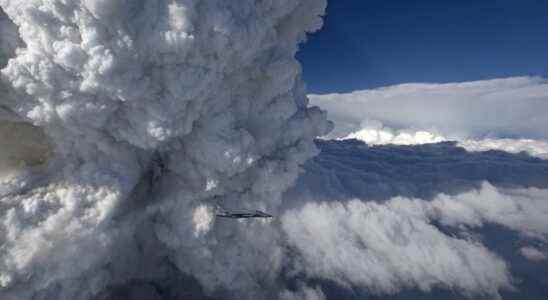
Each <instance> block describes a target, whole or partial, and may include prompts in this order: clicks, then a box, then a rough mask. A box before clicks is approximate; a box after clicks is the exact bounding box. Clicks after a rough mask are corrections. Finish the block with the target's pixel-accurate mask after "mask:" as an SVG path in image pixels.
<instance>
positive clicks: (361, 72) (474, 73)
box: [298, 0, 548, 93]
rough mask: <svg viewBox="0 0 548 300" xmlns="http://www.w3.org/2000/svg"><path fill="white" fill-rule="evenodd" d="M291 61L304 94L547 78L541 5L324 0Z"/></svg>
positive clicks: (546, 28) (547, 18)
mask: <svg viewBox="0 0 548 300" xmlns="http://www.w3.org/2000/svg"><path fill="white" fill-rule="evenodd" d="M298 58H299V60H300V61H301V62H302V64H303V68H304V78H305V81H306V82H307V86H308V91H309V92H311V93H329V92H348V91H352V90H359V89H366V88H374V87H379V86H386V85H392V84H398V83H406V82H440V83H441V82H461V81H471V80H482V79H491V78H501V77H511V76H523V75H532V76H544V77H548V1H547V0H331V1H329V5H328V9H327V16H326V19H325V24H324V28H323V29H322V30H321V31H320V32H318V33H314V34H312V35H311V36H309V39H308V42H307V43H306V44H304V45H303V46H302V47H301V51H300V52H299V54H298Z"/></svg>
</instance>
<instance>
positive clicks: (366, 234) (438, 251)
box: [282, 183, 548, 296]
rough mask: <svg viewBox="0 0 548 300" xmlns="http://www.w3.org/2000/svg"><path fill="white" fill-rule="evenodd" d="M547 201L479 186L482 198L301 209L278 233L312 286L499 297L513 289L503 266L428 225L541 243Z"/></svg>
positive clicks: (472, 244) (546, 228) (471, 243)
mask: <svg viewBox="0 0 548 300" xmlns="http://www.w3.org/2000/svg"><path fill="white" fill-rule="evenodd" d="M547 196H548V190H539V189H513V190H498V189H496V188H494V187H493V186H491V185H489V184H487V183H485V184H483V186H482V188H481V189H480V190H477V191H470V192H466V193H463V194H459V195H456V196H448V195H444V194H440V195H439V196H438V197H436V198H435V199H433V200H432V201H425V200H421V199H409V198H403V197H395V198H393V199H391V200H389V201H387V202H384V203H375V202H362V201H359V200H352V201H349V202H346V203H341V202H325V203H307V204H305V205H304V207H302V208H296V209H293V210H292V211H289V212H287V213H286V214H285V215H284V216H283V218H282V226H283V228H284V231H285V232H286V234H287V235H288V239H289V242H290V244H292V245H294V246H295V247H296V248H297V249H298V250H299V253H300V256H299V258H298V263H297V266H298V267H297V270H298V271H301V272H303V274H305V275H306V276H308V277H311V278H314V277H318V278H323V279H328V280H333V281H336V282H339V283H340V284H343V285H348V286H361V287H365V288H367V289H368V290H370V291H373V292H375V293H380V294H384V293H396V292H398V291H400V290H402V289H405V288H419V289H421V290H423V291H429V290H430V289H432V288H433V287H444V288H449V289H452V290H456V291H459V292H460V293H462V294H464V295H467V296H474V295H475V296H478V295H484V296H485V295H490V296H497V295H498V293H499V292H500V291H501V290H502V289H510V288H511V285H512V278H511V275H510V272H509V269H508V267H507V265H506V263H505V262H504V261H503V260H502V259H501V258H500V257H498V256H497V255H495V254H493V253H492V252H491V251H490V250H488V249H487V248H485V247H484V246H483V245H482V244H481V241H480V240H471V239H470V235H466V236H468V238H466V239H465V238H457V237H455V236H451V235H448V234H446V233H443V232H442V231H440V230H439V229H438V227H436V226H434V225H433V224H432V223H433V222H439V223H441V224H443V225H445V226H449V227H452V228H455V229H458V230H465V229H466V228H473V227H481V226H483V225H484V224H486V223H491V224H499V225H502V226H505V227H508V228H509V229H512V230H516V231H518V232H520V233H522V234H523V235H525V236H529V237H534V238H538V239H539V240H541V241H542V240H544V239H545V238H546V237H548V221H547V220H548V204H546V201H545V200H546V197H547ZM463 226H464V227H463ZM465 232H466V230H465ZM524 251H525V252H524ZM522 253H524V255H529V254H533V251H531V250H527V249H526V250H522ZM533 256H534V257H537V258H539V257H540V256H539V255H538V253H536V252H535V254H533V255H529V257H533Z"/></svg>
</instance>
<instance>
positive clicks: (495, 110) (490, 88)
mask: <svg viewBox="0 0 548 300" xmlns="http://www.w3.org/2000/svg"><path fill="white" fill-rule="evenodd" d="M310 99H311V102H312V103H313V104H315V105H319V106H320V107H323V108H325V109H327V110H328V111H329V117H330V119H332V120H333V121H335V123H336V124H337V126H336V129H335V130H334V131H333V132H332V134H331V135H330V136H331V137H343V136H346V135H348V134H350V133H352V132H356V131H358V130H360V129H361V128H362V127H367V125H368V123H371V122H380V123H381V124H384V125H385V126H387V127H388V128H392V129H395V130H402V129H409V130H414V131H417V130H424V131H428V132H432V133H436V134H439V135H442V136H445V137H447V138H449V139H456V140H462V139H483V138H522V139H548V131H546V130H541V128H548V119H547V118H546V114H545V112H546V110H547V109H548V83H547V82H546V80H544V79H541V78H534V77H515V78H507V79H493V80H485V81H476V82H465V83H448V84H402V85H396V86H391V87H386V88H380V89H375V90H365V91H356V92H353V93H348V94H328V95H311V96H310ZM362 124H363V125H364V126H362Z"/></svg>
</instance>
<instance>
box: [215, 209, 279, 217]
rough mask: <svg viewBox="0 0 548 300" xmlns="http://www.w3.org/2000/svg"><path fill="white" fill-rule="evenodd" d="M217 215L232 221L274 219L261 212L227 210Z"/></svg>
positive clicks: (222, 210)
mask: <svg viewBox="0 0 548 300" xmlns="http://www.w3.org/2000/svg"><path fill="white" fill-rule="evenodd" d="M215 215H216V216H217V217H220V218H230V219H250V218H273V217H274V216H272V215H270V214H267V213H265V212H262V211H260V210H237V211H227V210H225V209H220V211H219V212H217V213H216V214H215Z"/></svg>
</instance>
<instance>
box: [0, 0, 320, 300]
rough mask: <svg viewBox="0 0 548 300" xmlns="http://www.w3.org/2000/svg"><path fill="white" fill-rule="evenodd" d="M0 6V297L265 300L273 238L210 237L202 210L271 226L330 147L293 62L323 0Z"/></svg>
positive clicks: (227, 232) (235, 226) (218, 226)
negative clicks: (250, 215)
mask: <svg viewBox="0 0 548 300" xmlns="http://www.w3.org/2000/svg"><path fill="white" fill-rule="evenodd" d="M0 6H1V8H2V13H1V15H0V25H1V26H0V28H1V35H2V38H1V40H0V41H1V46H0V62H1V63H2V71H1V82H2V88H1V90H0V91H2V94H0V101H1V104H0V107H1V110H2V116H3V117H2V118H3V119H2V120H4V121H2V122H1V123H0V126H2V130H1V131H0V134H2V137H3V138H4V141H6V139H5V138H6V137H7V136H9V138H8V139H7V142H8V143H9V144H10V147H14V149H9V148H8V149H6V148H3V150H2V152H1V153H0V155H2V158H1V159H0V161H1V162H2V167H3V168H4V169H7V170H6V172H7V173H13V172H14V171H17V174H20V175H19V177H15V178H10V179H9V182H10V184H9V186H7V187H6V186H5V185H4V184H3V185H2V200H1V201H2V202H1V204H0V220H1V222H0V243H1V245H2V246H1V247H0V289H1V290H0V295H1V296H0V297H1V298H2V299H18V300H23V299H90V298H94V297H98V296H100V295H102V296H101V297H107V298H108V297H115V296H113V295H115V293H116V291H117V290H119V289H120V288H121V287H123V286H124V285H125V286H131V284H130V282H135V281H138V280H139V281H142V282H169V281H166V278H181V276H183V274H191V276H192V277H194V278H197V279H198V280H199V282H200V283H201V284H202V285H203V287H204V288H205V290H206V292H207V293H209V294H211V293H214V292H215V291H219V290H224V291H227V294H228V295H230V294H232V293H234V294H235V295H239V296H240V297H251V298H257V297H260V294H261V293H267V292H263V291H261V289H260V288H257V287H256V286H257V285H258V283H257V282H258V281H260V280H263V281H265V282H274V280H273V279H272V278H274V277H276V276H277V270H278V269H279V268H280V263H279V262H280V257H281V255H280V250H279V246H278V245H277V242H276V240H277V232H276V231H275V229H273V228H272V227H271V226H269V225H268V224H264V223H260V222H250V223H238V222H230V223H222V222H219V223H215V222H216V221H214V219H213V213H214V207H215V204H216V203H217V202H223V204H224V205H225V206H227V207H239V208H245V207H249V208H255V209H267V210H268V211H271V212H273V213H276V212H277V209H278V207H279V204H280V202H281V200H280V196H281V193H282V192H283V191H284V190H285V189H287V188H288V187H289V186H290V185H291V184H292V182H293V181H294V180H295V178H296V177H297V175H298V171H299V165H300V164H302V163H303V162H304V161H305V160H306V159H308V158H309V157H311V156H312V155H314V154H315V153H316V149H315V146H314V144H313V142H312V140H313V139H314V138H315V137H316V136H318V135H323V134H325V133H327V130H328V129H329V123H328V122H327V121H326V117H325V113H324V112H322V111H320V110H319V109H317V108H309V107H308V106H307V101H308V100H307V98H306V96H305V94H304V88H303V84H302V81H301V76H300V66H299V64H298V62H297V61H296V60H295V59H294V55H295V53H296V51H297V47H298V43H299V42H302V41H303V40H304V39H305V33H306V32H310V31H314V30H317V29H319V28H320V26H321V23H322V22H321V18H320V16H321V15H322V14H323V12H324V9H325V6H326V3H325V1H323V0H284V1H256V0H245V1H228V2H227V1H206V2H200V1H193V0H170V1H126V0H78V1H61V0H32V1H18V0H0ZM6 16H8V17H9V19H8V18H7V17H6ZM6 24H7V25H6ZM4 25H5V26H4ZM16 48H17V49H16ZM8 58H9V60H8ZM8 116H9V117H8ZM8 119H9V122H10V123H8ZM15 121H16V123H17V124H18V125H14V124H15V123H14V122H15ZM36 136H40V139H36V138H35V137H36ZM27 141H32V142H36V143H37V144H36V145H29V143H28V142H27ZM20 150H25V151H26V152H27V154H22V155H23V156H24V157H19V158H14V157H13V155H12V154H13V153H15V152H20ZM27 150H28V151H27ZM50 154H51V155H50ZM13 160H17V161H23V162H27V163H26V164H18V163H12V162H13ZM30 160H32V162H33V163H32V164H30V163H28V162H29V161H30ZM34 162H38V164H39V165H41V167H40V170H39V171H36V170H34V169H31V168H30V166H29V165H33V166H34V165H36V163H34ZM14 168H17V170H13V169H14ZM2 180H3V181H2V182H5V180H8V179H5V178H3V179H2ZM261 237H262V238H261ZM258 262H260V263H258ZM183 277H184V276H183ZM261 278H262V279H261ZM149 286H150V285H149ZM176 286H180V283H173V286H172V287H166V289H169V288H172V290H176V288H175V287H176ZM136 288H137V287H136ZM145 290H146V288H145ZM254 293H259V294H254ZM311 293H312V292H310V291H308V290H304V291H303V295H309V294H311ZM128 294H132V292H128ZM109 295H110V296H109ZM309 298H310V297H309Z"/></svg>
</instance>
